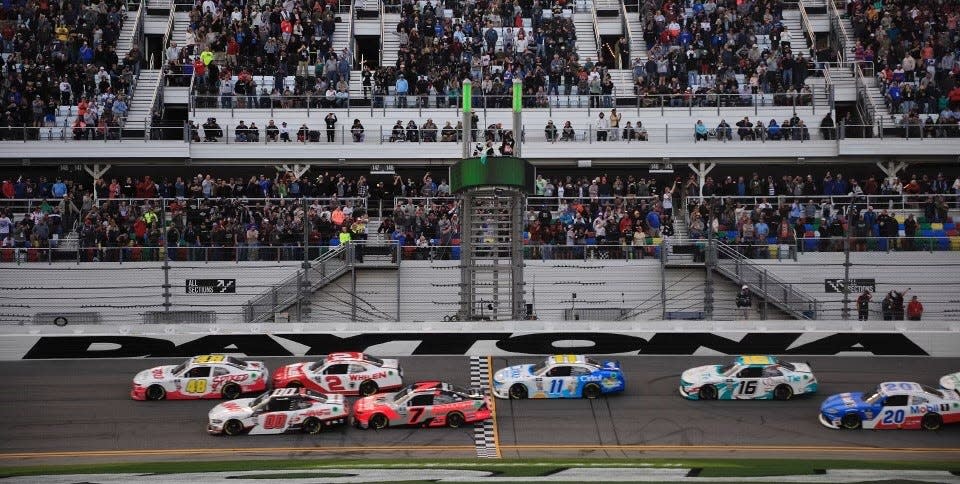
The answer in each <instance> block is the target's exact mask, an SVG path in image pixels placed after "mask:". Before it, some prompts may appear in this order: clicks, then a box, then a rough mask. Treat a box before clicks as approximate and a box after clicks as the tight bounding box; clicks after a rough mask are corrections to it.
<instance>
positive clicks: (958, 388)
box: [940, 372, 960, 395]
mask: <svg viewBox="0 0 960 484" xmlns="http://www.w3.org/2000/svg"><path fill="white" fill-rule="evenodd" d="M940 388H943V389H944V390H950V391H953V392H956V393H957V394H958V395H960V372H957V373H951V374H949V375H943V378H940Z"/></svg>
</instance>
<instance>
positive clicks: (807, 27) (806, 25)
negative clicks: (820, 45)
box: [797, 0, 817, 54]
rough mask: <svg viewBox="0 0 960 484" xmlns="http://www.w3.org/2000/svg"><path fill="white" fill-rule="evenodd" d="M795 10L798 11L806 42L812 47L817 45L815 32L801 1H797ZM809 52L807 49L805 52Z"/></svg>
mask: <svg viewBox="0 0 960 484" xmlns="http://www.w3.org/2000/svg"><path fill="white" fill-rule="evenodd" d="M797 10H798V11H799V12H800V25H801V27H803V31H804V32H803V33H804V35H806V37H807V44H808V45H809V46H810V47H811V48H813V47H816V45H817V34H816V32H815V31H814V30H813V25H812V24H811V23H810V17H809V16H807V8H806V6H805V5H804V4H803V1H802V0H800V1H798V2H797ZM807 53H808V54H809V53H810V52H809V51H808V52H807Z"/></svg>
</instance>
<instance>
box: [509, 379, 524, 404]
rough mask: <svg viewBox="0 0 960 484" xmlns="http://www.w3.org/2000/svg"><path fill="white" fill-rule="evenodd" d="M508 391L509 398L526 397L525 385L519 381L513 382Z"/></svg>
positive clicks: (519, 398) (520, 398)
mask: <svg viewBox="0 0 960 484" xmlns="http://www.w3.org/2000/svg"><path fill="white" fill-rule="evenodd" d="M509 393H510V399H511V400H523V399H525V398H527V387H526V386H525V385H523V384H521V383H514V384H513V386H511V387H510V391H509Z"/></svg>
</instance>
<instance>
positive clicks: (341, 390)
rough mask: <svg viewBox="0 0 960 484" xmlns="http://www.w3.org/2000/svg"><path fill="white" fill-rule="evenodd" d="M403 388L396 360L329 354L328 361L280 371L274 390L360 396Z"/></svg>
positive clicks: (359, 355)
mask: <svg viewBox="0 0 960 484" xmlns="http://www.w3.org/2000/svg"><path fill="white" fill-rule="evenodd" d="M402 385H403V370H402V369H401V368H400V365H399V364H398V362H397V360H387V359H384V360H381V359H379V358H374V357H372V356H370V355H366V354H363V353H357V352H343V353H330V354H329V355H327V357H326V358H324V359H322V360H320V361H315V362H312V363H311V362H305V363H294V364H292V365H287V366H283V367H280V368H278V369H277V371H276V372H274V374H273V388H291V387H303V388H307V389H310V390H316V391H318V392H321V393H336V394H340V395H360V396H362V397H365V396H367V395H373V394H374V393H377V392H382V391H390V390H396V389H398V388H400V386H402Z"/></svg>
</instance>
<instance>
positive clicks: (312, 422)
mask: <svg viewBox="0 0 960 484" xmlns="http://www.w3.org/2000/svg"><path fill="white" fill-rule="evenodd" d="M302 428H303V431H304V432H306V433H308V434H311V435H314V434H319V433H320V431H321V430H323V423H321V422H320V420H317V419H316V418H313V417H310V418H308V419H306V420H304V421H303V427H302Z"/></svg>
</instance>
